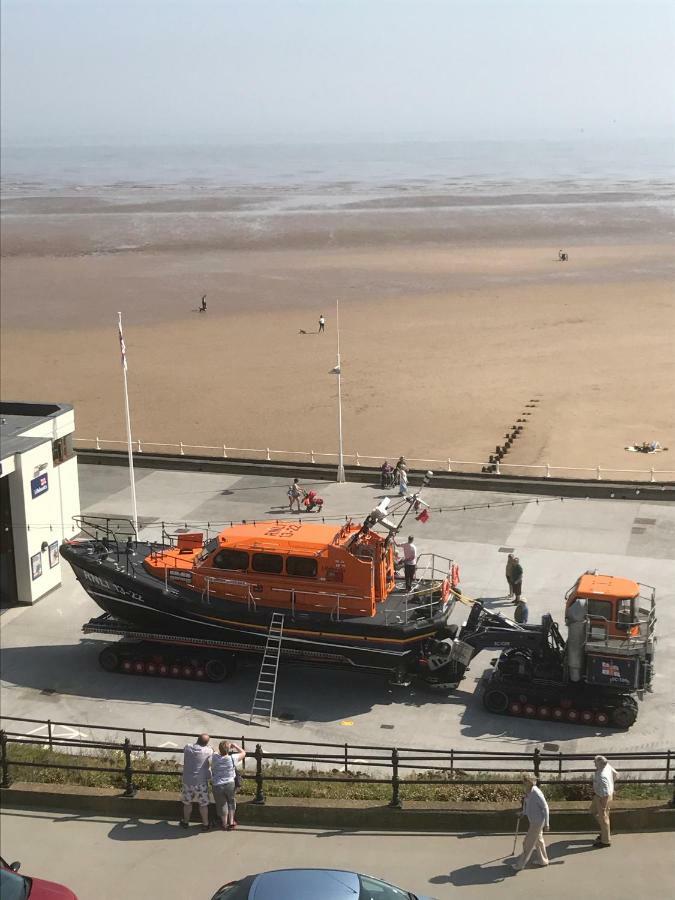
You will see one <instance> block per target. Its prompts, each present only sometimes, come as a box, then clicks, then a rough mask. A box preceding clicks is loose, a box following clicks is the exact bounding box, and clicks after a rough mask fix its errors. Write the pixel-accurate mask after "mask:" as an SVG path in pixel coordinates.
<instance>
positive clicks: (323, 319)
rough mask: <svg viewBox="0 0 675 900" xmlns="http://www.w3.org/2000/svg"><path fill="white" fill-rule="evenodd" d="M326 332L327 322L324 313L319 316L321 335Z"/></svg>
mask: <svg viewBox="0 0 675 900" xmlns="http://www.w3.org/2000/svg"><path fill="white" fill-rule="evenodd" d="M325 330H326V320H325V318H324V315H323V313H321V315H320V316H319V334H321V332H322V331H325Z"/></svg>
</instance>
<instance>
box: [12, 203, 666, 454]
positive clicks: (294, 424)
mask: <svg viewBox="0 0 675 900" xmlns="http://www.w3.org/2000/svg"><path fill="white" fill-rule="evenodd" d="M398 196H399V202H395V200H396V197H395V196H394V197H392V198H390V200H389V202H388V203H385V202H384V201H383V200H382V199H380V200H372V199H370V200H367V201H353V203H352V204H350V208H345V207H344V206H343V207H342V208H340V209H339V210H335V209H325V208H318V209H315V210H308V209H306V208H302V209H300V210H299V211H298V210H295V211H293V210H291V211H286V212H285V213H283V214H278V213H277V214H276V215H271V214H267V213H265V214H262V213H258V214H252V213H250V212H249V213H247V214H244V215H243V218H242V214H241V213H240V212H239V210H240V209H241V208H242V207H243V208H246V209H251V208H252V207H255V206H256V204H259V203H260V197H259V196H254V197H251V196H243V195H240V196H239V197H238V198H234V199H233V198H229V199H228V198H223V197H219V196H214V197H211V198H209V197H206V198H205V197H203V196H200V198H199V201H198V202H195V200H194V199H193V200H192V201H189V200H185V199H180V198H178V199H176V198H173V199H169V200H167V199H166V198H165V199H163V200H158V199H157V198H152V197H150V198H148V197H145V198H143V199H141V200H137V201H135V202H134V203H131V204H130V202H129V201H128V200H126V201H125V202H124V203H119V202H118V203H116V204H113V203H111V202H110V200H107V201H106V202H105V203H103V202H102V201H101V200H100V198H96V197H90V198H87V197H57V198H54V197H48V198H29V199H23V200H21V199H10V200H9V201H8V202H6V203H5V205H4V211H5V213H6V215H5V218H4V220H3V257H4V258H3V264H2V301H3V302H2V317H3V331H2V396H3V398H4V399H10V398H12V399H30V400H56V401H67V402H71V403H73V404H74V405H75V409H76V420H77V436H78V437H83V438H93V437H95V436H96V435H98V436H100V437H101V438H104V439H118V440H121V439H123V438H124V425H123V407H122V383H121V372H120V360H119V347H118V343H117V333H116V320H117V310H122V311H123V314H124V322H125V337H126V344H127V349H128V359H129V383H130V396H131V407H132V417H133V423H134V433H135V435H136V436H137V437H139V438H141V439H142V440H143V441H148V442H158V443H164V442H168V443H177V442H178V441H183V442H184V443H186V444H192V445H214V446H222V445H223V444H224V443H226V444H227V445H228V446H231V447H252V448H257V447H271V448H273V449H286V450H309V449H314V450H315V451H317V452H318V451H326V452H331V451H333V450H334V449H335V446H336V404H335V394H336V382H335V378H334V376H331V375H330V374H329V370H330V368H331V367H332V366H333V365H334V364H335V353H336V347H335V299H336V298H338V297H339V298H340V325H341V337H342V346H341V350H342V371H343V400H344V433H345V445H346V449H347V450H348V451H350V452H353V451H358V452H359V453H360V454H361V455H371V456H374V457H384V456H388V457H389V458H390V459H391V458H392V457H396V456H398V455H399V454H401V453H404V454H406V455H407V456H409V457H414V458H418V459H440V460H446V459H447V458H448V457H450V458H452V459H455V460H467V461H473V462H478V463H481V462H486V461H487V457H488V455H489V454H490V453H491V452H493V450H494V447H495V445H497V444H498V443H500V442H501V440H502V438H503V435H504V432H505V430H506V429H507V428H508V427H509V426H510V425H511V424H512V423H514V422H515V421H516V419H517V418H519V417H520V416H521V415H522V413H523V412H524V411H525V410H526V409H527V408H526V404H528V403H530V402H531V401H532V400H537V401H538V402H537V404H536V405H535V407H533V408H530V409H529V410H528V412H530V413H531V414H530V415H529V416H528V422H527V424H526V427H525V429H524V431H523V434H522V436H521V437H520V439H519V440H518V441H516V443H515V444H514V446H513V448H512V450H511V452H510V453H509V456H508V458H507V459H506V460H505V462H508V463H511V464H543V463H547V462H548V463H550V464H551V465H554V466H570V467H575V466H589V467H591V466H596V465H601V466H604V467H607V468H611V469H627V470H629V469H636V468H639V469H643V470H645V469H648V468H649V466H650V465H654V466H655V467H656V468H657V469H675V460H673V461H671V456H672V454H673V453H675V414H674V411H675V352H674V351H675V337H674V336H675V302H674V301H675V296H674V292H673V268H674V267H673V240H672V220H671V219H670V217H669V215H668V214H666V213H665V212H664V211H663V209H661V208H658V207H654V206H650V205H649V204H645V205H643V206H639V207H635V208H630V207H629V208H627V207H626V206H625V205H624V203H623V200H622V199H621V197H619V198H618V199H616V198H611V199H610V200H607V198H605V199H604V200H603V199H602V198H600V199H598V202H597V203H589V204H587V205H585V206H584V205H583V204H582V205H580V204H579V198H578V197H575V198H573V199H572V201H570V202H567V201H565V202H560V203H549V202H548V201H547V202H546V204H543V206H544V209H543V211H542V204H541V203H533V202H531V198H528V197H527V196H525V197H524V199H523V198H520V199H519V200H518V202H515V203H513V202H512V203H509V204H503V203H501V204H500V203H497V202H495V203H488V204H485V203H482V204H472V203H471V202H469V203H467V204H463V205H462V206H461V208H459V209H458V208H456V207H455V206H453V204H452V203H450V202H448V203H446V204H445V205H444V204H442V203H440V202H439V201H438V200H437V199H434V198H433V197H432V198H429V196H426V197H422V198H417V199H414V198H411V197H410V196H409V195H406V196H405V197H403V196H402V194H399V195H398ZM624 199H625V198H624ZM539 200H541V198H539ZM354 204H355V205H356V207H357V209H354V208H352V207H353V206H354ZM373 204H375V207H376V208H373ZM130 206H131V208H129V207H130ZM233 210H234V211H233ZM561 247H562V248H564V249H565V250H567V252H568V253H569V261H568V262H566V263H561V262H560V261H559V260H558V258H557V256H558V249H559V248H561ZM203 293H206V294H207V300H208V312H207V313H206V314H205V315H202V314H200V313H198V312H197V306H198V302H199V299H200V297H201V295H202V294H203ZM321 313H324V314H325V316H326V318H327V329H326V332H325V334H321V335H319V334H316V333H315V332H316V330H317V320H318V316H319V314H321ZM303 332H306V333H303ZM651 439H656V440H659V441H660V442H661V444H662V445H663V446H666V447H671V448H672V451H671V452H668V453H662V454H658V455H657V456H650V457H645V456H643V455H641V454H630V453H627V452H625V450H624V447H625V445H627V444H631V443H632V442H634V441H642V440H651Z"/></svg>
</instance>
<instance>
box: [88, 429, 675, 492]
mask: <svg viewBox="0 0 675 900" xmlns="http://www.w3.org/2000/svg"><path fill="white" fill-rule="evenodd" d="M73 443H75V444H80V445H81V446H82V447H83V449H93V450H99V451H101V450H104V449H106V448H107V446H108V445H119V446H120V447H126V446H127V441H126V440H109V439H107V438H101V437H99V436H96V437H95V438H74V440H73ZM133 443H134V449H135V452H137V453H143V450H144V448H145V449H147V448H151V447H152V448H165V449H168V450H175V451H178V455H179V456H185V451H186V450H189V451H192V450H204V451H208V452H209V455H216V454H217V455H218V456H219V457H220V458H222V459H228V454H233V453H234V454H240V453H246V454H248V453H250V454H256V455H257V456H258V458H261V459H263V460H265V461H267V462H271V461H272V457H273V456H274V457H277V458H278V459H280V460H285V459H287V460H289V461H293V459H292V458H293V457H296V458H300V459H301V460H305V461H307V462H309V463H311V464H316V462H317V458H319V457H321V458H324V459H326V460H327V461H331V462H333V461H335V462H336V463H337V460H338V454H337V453H335V452H325V451H318V450H275V449H272V448H270V447H230V446H227V445H226V444H221V445H218V446H214V445H207V444H186V443H184V442H183V441H179V442H178V443H161V442H157V441H142V440H141V439H134V442H133ZM104 445H105V447H104ZM399 455H400V454H399V453H398V451H397V452H396V453H393V454H392V453H389V454H386V453H384V454H374V455H373V454H370V455H368V454H366V455H365V456H364V455H363V454H362V453H359V452H358V451H356V450H354V451H352V452H345V454H344V458H345V461H349V459H351V460H352V461H353V464H354V465H356V466H361V465H363V464H364V462H366V461H370V462H372V463H374V464H375V465H376V466H379V465H380V464H381V462H382V460H383V459H395V458H396V457H397V456H399ZM406 458H407V461H408V463H409V464H412V463H420V464H421V465H420V467H419V468H422V469H428V468H429V467H430V466H431V467H434V468H436V469H438V470H439V471H441V470H442V471H447V472H452V471H457V470H461V471H469V472H474V471H475V472H481V471H482V470H483V468H484V466H485V461H484V460H480V461H479V460H461V459H455V458H454V457H450V456H448V457H445V458H443V459H423V458H418V457H406ZM413 468H416V467H415V466H413ZM504 469H520V470H526V474H529V473H531V474H536V473H542V474H543V475H544V477H546V478H551V477H555V473H565V472H576V473H590V474H591V475H592V477H593V478H594V479H595V480H597V481H602V480H603V477H607V476H608V475H626V474H628V475H635V476H641V477H646V478H647V480H648V481H649V482H651V483H655V482H656V481H658V480H659V479H658V478H657V476H675V469H655V468H654V467H653V466H652V467H650V468H649V469H627V468H621V469H612V468H608V467H606V466H603V465H595V466H556V465H551V464H550V463H547V462H546V463H507V462H504V461H503V460H500V461H499V466H498V469H497V470H496V471H495V472H493V473H492V474H494V475H500V474H503V472H502V470H504ZM558 477H561V478H565V477H572V476H565V475H559V476H558ZM629 480H635V481H637V480H640V479H638V478H635V479H629ZM665 480H666V481H668V480H670V481H673V480H675V478H670V479H667V478H666V479H665Z"/></svg>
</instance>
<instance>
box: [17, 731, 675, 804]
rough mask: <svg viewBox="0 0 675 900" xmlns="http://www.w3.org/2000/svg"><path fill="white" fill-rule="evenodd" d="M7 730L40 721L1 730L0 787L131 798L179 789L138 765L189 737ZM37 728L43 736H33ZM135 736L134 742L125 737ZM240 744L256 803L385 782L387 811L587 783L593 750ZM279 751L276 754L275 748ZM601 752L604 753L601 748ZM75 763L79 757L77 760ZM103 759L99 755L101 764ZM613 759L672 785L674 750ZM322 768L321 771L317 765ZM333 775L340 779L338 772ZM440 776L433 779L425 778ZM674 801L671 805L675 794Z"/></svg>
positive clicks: (630, 773)
mask: <svg viewBox="0 0 675 900" xmlns="http://www.w3.org/2000/svg"><path fill="white" fill-rule="evenodd" d="M0 720H2V721H3V723H4V724H5V726H6V727H11V728H15V727H16V724H15V723H19V724H21V723H25V724H26V725H35V724H37V725H38V726H39V727H38V728H33V729H31V731H30V732H28V733H26V732H25V731H9V730H6V728H3V730H0V775H1V782H0V786H1V787H3V788H9V787H11V784H12V776H11V774H10V769H11V770H14V769H21V768H24V769H25V768H28V769H30V768H42V769H65V770H70V771H74V772H107V773H109V774H113V775H119V776H120V777H121V779H122V780H123V782H124V795H125V796H127V797H133V796H134V795H135V793H136V785H135V783H134V777H139V776H147V775H162V776H170V777H173V778H175V779H176V786H177V787H178V786H179V784H180V777H181V773H180V771H179V770H178V769H177V768H173V769H158V768H156V767H154V768H150V769H149V768H147V767H145V766H144V763H143V760H147V757H148V754H155V755H156V756H161V757H164V758H166V756H167V755H169V754H172V755H174V756H176V755H179V754H182V752H183V751H182V748H181V747H179V746H177V745H175V744H174V745H173V747H170V746H168V743H169V742H164V743H163V744H159V745H158V744H157V743H153V742H152V740H151V738H162V737H166V736H171V737H178V738H185V739H188V740H190V741H192V740H194V734H190V733H187V732H167V731H154V730H150V729H145V728H123V729H122V728H118V727H115V726H110V725H91V724H89V723H86V724H81V723H79V724H78V723H68V722H55V721H52V720H51V719H47V720H43V719H27V718H21V717H17V716H0ZM59 728H65V729H68V730H69V731H70V733H71V734H70V735H69V736H65V737H64V736H60V735H59V734H58V729H59ZM83 728H85V729H87V730H88V731H89V732H91V731H96V730H98V731H105V732H107V733H111V732H112V733H118V734H120V733H125V734H126V735H127V736H125V737H124V738H123V739H122V740H118V741H113V740H95V739H93V738H88V737H73V736H72V735H73V734H82V732H80V731H79V729H83ZM38 731H44V734H43V735H38V734H37V732H38ZM129 734H133V735H134V740H132V739H131V738H130V737H128V735H129ZM223 739H225V740H231V739H232V737H231V736H226V735H217V736H212V740H213V741H214V742H216V743H217V742H219V741H220V740H223ZM236 740H237V742H238V743H239V744H240V745H241V747H242V748H243V749H246V746H247V744H248V746H249V747H251V745H253V746H254V747H255V749H254V751H253V753H252V754H250V755H249V759H250V758H251V757H252V758H253V760H254V761H255V772H254V773H252V772H251V771H250V770H249V771H248V772H246V771H244V772H243V778H244V779H245V780H248V781H250V782H255V798H254V801H253V802H255V803H260V804H262V803H264V802H265V793H264V789H265V783H266V782H275V781H289V782H292V781H297V782H304V783H307V782H316V783H320V782H332V783H348V784H351V785H354V784H385V785H389V786H390V789H391V801H390V806H395V807H400V806H401V796H400V791H401V788H403V789H405V788H406V786H411V785H414V784H424V785H439V786H440V785H444V786H446V787H447V786H448V785H449V784H456V785H466V784H470V785H481V784H484V785H493V786H499V785H513V784H514V781H515V780H517V777H518V774H519V773H520V772H522V771H523V770H529V771H533V772H534V774H535V775H536V776H537V778H538V779H539V783H540V784H543V785H546V784H559V783H564V784H567V785H590V783H591V781H592V773H593V771H594V770H593V759H594V754H593V753H562V752H559V751H549V750H546V749H545V748H544V749H542V748H540V747H535V748H534V749H533V750H532V751H531V752H530V751H523V752H511V751H507V752H489V751H471V750H453V749H443V750H429V749H428V748H419V747H405V748H400V747H379V746H373V745H364V744H347V743H344V744H329V743H321V742H315V741H292V740H276V739H271V738H266V739H265V747H264V748H263V745H262V743H261V742H260V741H259V740H258V738H257V737H249V738H247V737H246V735H243V736H236ZM12 746H39V747H48V748H49V749H50V750H65V751H68V750H77V751H79V753H80V755H84V754H83V751H87V750H90V751H92V752H93V754H95V753H96V752H99V753H101V752H108V753H110V752H111V751H117V752H119V753H121V754H123V757H124V766H115V765H114V764H113V763H112V762H110V764H109V765H101V766H85V765H78V764H77V762H75V763H73V764H70V763H63V762H59V763H55V762H44V761H38V762H36V761H27V760H19V759H16V758H15V759H12V755H11V747H12ZM277 748H279V749H277ZM605 753H607V750H606V749H605ZM75 758H76V759H77V757H75ZM104 758H105V757H102V759H104ZM611 762H612V764H614V765H616V766H617V767H618V768H619V770H620V775H621V782H620V783H622V782H623V783H625V782H630V783H631V784H651V785H655V784H663V785H675V779H674V772H673V769H674V763H675V753H674V752H673V751H672V750H660V751H652V752H646V753H612V754H611ZM269 763H282V764H291V765H293V764H295V763H300V764H303V765H307V764H309V766H310V771H309V772H307V771H306V770H304V771H300V772H298V774H292V775H291V774H279V773H271V772H270V771H269V770H268V769H267V768H266V764H269ZM353 766H359V767H362V766H365V767H367V768H368V769H369V770H371V771H372V770H377V769H386V770H388V772H387V774H386V775H384V776H383V777H375V776H374V775H372V774H368V773H366V774H364V772H363V771H361V769H360V768H359V769H358V770H357V771H353ZM320 767H323V768H320ZM328 769H330V770H332V771H331V772H330V774H321V772H322V771H324V770H328ZM336 770H338V771H341V772H342V773H343V774H342V775H337V774H335V772H336ZM405 770H408V771H409V772H410V773H419V772H423V773H424V777H423V780H419V781H418V780H416V779H415V778H414V777H413V778H410V779H406V778H402V777H401V774H402V773H404V772H405ZM429 776H437V777H429ZM672 803H673V804H674V805H675V794H674V795H673V799H672Z"/></svg>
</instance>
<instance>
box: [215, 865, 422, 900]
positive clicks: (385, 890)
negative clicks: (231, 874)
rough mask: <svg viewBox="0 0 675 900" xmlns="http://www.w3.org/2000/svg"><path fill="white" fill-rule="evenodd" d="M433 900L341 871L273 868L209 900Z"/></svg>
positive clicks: (225, 887)
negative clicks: (271, 870)
mask: <svg viewBox="0 0 675 900" xmlns="http://www.w3.org/2000/svg"><path fill="white" fill-rule="evenodd" d="M318 898H321V900H433V898H432V897H427V896H422V895H421V894H411V893H410V891H404V890H403V889H402V888H397V887H394V885H393V884H387V882H386V881H380V879H379V878H372V877H371V876H370V875H357V874H356V872H344V871H342V870H341V869H277V870H276V871H274V872H261V873H260V874H259V875H247V876H246V877H245V878H240V879H239V880H238V881H231V882H230V883H229V884H224V885H223V886H222V887H221V888H220V890H219V891H217V892H216V893H215V895H214V896H213V898H212V900H318Z"/></svg>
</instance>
